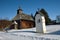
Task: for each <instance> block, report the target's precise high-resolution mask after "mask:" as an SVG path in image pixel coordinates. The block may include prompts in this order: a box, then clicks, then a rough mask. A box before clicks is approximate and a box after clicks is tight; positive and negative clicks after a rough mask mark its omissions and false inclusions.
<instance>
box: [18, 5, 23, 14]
mask: <svg viewBox="0 0 60 40" xmlns="http://www.w3.org/2000/svg"><path fill="white" fill-rule="evenodd" d="M22 11H23V10H22V9H21V7H20V6H19V7H18V10H17V14H21V13H22Z"/></svg>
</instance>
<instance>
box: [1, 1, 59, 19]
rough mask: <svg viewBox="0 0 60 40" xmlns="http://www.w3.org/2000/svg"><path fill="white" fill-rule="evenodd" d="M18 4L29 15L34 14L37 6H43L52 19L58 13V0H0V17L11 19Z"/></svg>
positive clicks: (15, 12)
mask: <svg viewBox="0 0 60 40" xmlns="http://www.w3.org/2000/svg"><path fill="white" fill-rule="evenodd" d="M19 6H21V8H22V9H23V12H24V13H26V14H29V15H30V14H31V13H32V14H33V15H34V14H35V12H36V11H37V8H40V9H41V8H44V9H45V10H46V11H47V13H48V15H49V17H50V18H51V19H52V20H54V19H56V16H57V15H60V0H0V18H7V19H12V18H13V17H14V16H15V15H16V14H17V9H18V7H19Z"/></svg>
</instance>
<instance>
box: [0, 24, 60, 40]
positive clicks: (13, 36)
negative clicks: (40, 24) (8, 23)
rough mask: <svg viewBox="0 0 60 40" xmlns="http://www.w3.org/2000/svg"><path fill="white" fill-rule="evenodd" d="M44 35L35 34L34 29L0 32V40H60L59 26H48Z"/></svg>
mask: <svg viewBox="0 0 60 40" xmlns="http://www.w3.org/2000/svg"><path fill="white" fill-rule="evenodd" d="M46 27H47V32H46V33H45V34H42V33H36V28H30V29H21V30H9V31H8V33H6V32H0V40H60V25H48V26H46Z"/></svg>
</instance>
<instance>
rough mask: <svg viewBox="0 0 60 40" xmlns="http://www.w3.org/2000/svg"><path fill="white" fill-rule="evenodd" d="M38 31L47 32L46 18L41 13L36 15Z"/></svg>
mask: <svg viewBox="0 0 60 40" xmlns="http://www.w3.org/2000/svg"><path fill="white" fill-rule="evenodd" d="M35 24H36V32H38V33H46V26H45V18H44V16H43V15H41V13H38V14H36V16H35Z"/></svg>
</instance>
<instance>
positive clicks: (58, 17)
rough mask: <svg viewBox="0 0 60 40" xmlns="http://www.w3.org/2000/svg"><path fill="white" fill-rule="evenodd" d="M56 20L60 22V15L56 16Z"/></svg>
mask: <svg viewBox="0 0 60 40" xmlns="http://www.w3.org/2000/svg"><path fill="white" fill-rule="evenodd" d="M56 22H57V23H60V15H59V16H57V17H56Z"/></svg>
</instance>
